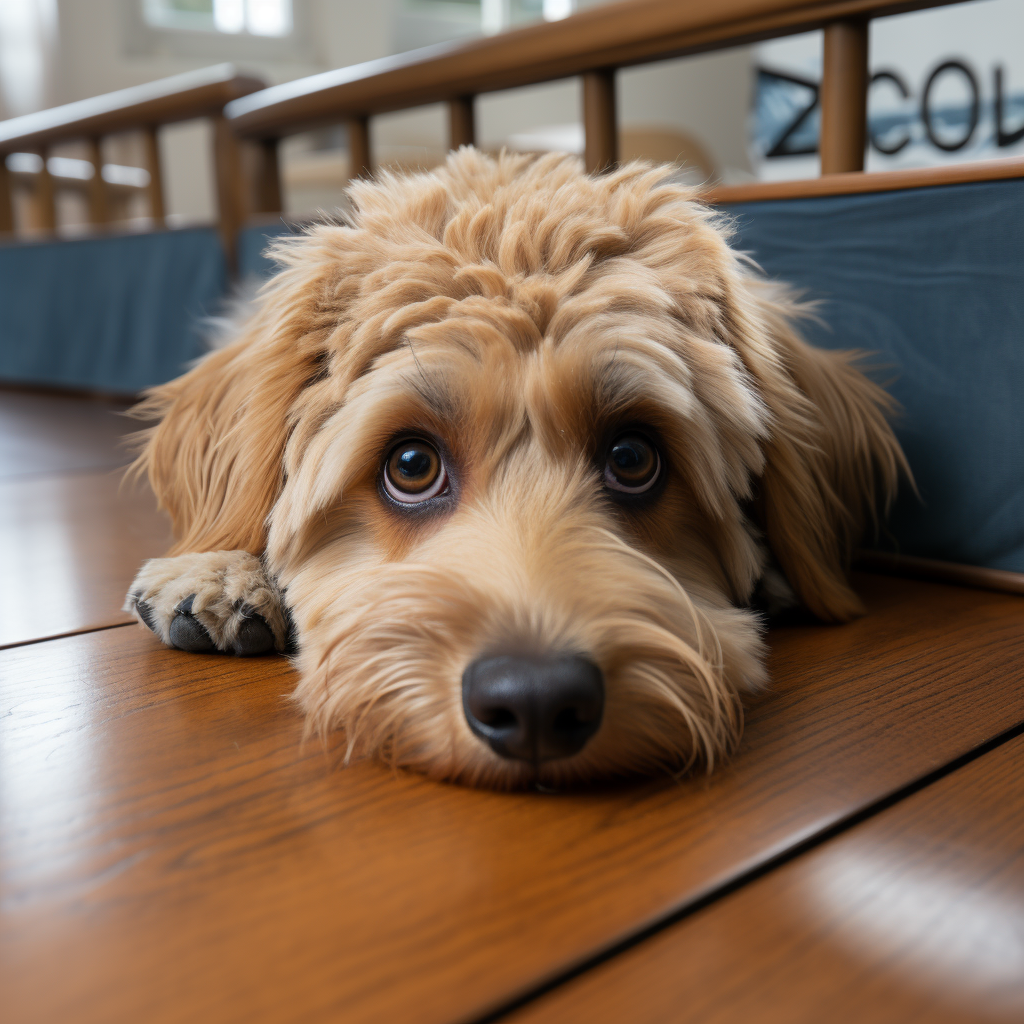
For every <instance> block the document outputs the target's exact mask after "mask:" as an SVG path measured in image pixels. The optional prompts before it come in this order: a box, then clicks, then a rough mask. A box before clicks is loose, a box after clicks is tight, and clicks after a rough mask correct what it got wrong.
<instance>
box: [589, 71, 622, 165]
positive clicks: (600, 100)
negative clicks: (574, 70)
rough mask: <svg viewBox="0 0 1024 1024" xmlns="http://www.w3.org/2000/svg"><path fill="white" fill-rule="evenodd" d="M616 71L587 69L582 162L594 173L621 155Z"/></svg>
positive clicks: (614, 161)
mask: <svg viewBox="0 0 1024 1024" xmlns="http://www.w3.org/2000/svg"><path fill="white" fill-rule="evenodd" d="M615 108H616V103H615V72H614V71H611V70H608V69H604V70H601V71H588V72H587V73H586V74H585V75H584V76H583V136H584V140H585V141H584V150H583V162H584V164H585V165H586V168H587V171H588V172H590V173H591V174H593V173H595V172H597V171H606V170H610V169H611V168H613V167H614V166H615V164H616V163H617V162H618V159H619V127H618V118H617V116H616V109H615Z"/></svg>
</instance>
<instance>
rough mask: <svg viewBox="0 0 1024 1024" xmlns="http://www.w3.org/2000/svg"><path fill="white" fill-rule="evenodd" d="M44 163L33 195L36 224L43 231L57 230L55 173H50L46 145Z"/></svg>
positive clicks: (43, 155) (43, 153) (42, 152)
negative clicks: (54, 188)
mask: <svg viewBox="0 0 1024 1024" xmlns="http://www.w3.org/2000/svg"><path fill="white" fill-rule="evenodd" d="M39 155H40V157H42V160H43V162H42V165H41V166H40V168H39V173H38V174H37V175H36V187H35V191H34V194H33V196H32V200H33V204H34V206H35V212H36V222H37V223H36V226H37V227H39V228H41V229H42V230H43V231H47V232H53V231H56V230H57V203H56V197H55V195H54V190H53V175H52V174H50V167H49V160H48V158H49V155H50V153H49V150H48V149H47V148H46V147H45V146H44V147H43V148H42V149H41V150H40V152H39Z"/></svg>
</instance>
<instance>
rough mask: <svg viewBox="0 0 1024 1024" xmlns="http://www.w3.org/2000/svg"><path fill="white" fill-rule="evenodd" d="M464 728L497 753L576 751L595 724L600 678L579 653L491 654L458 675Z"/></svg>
mask: <svg viewBox="0 0 1024 1024" xmlns="http://www.w3.org/2000/svg"><path fill="white" fill-rule="evenodd" d="M462 708H463V710H464V711H465V714H466V721H467V722H468V723H469V727H470V729H472V730H473V732H474V733H475V734H476V735H477V736H479V737H480V738H481V739H482V740H484V741H485V742H486V743H487V744H488V745H489V746H490V748H491V749H492V750H493V751H494V752H495V753H496V754H500V755H501V756H502V757H507V758H511V759H514V760H519V761H533V762H534V763H537V762H540V761H550V760H552V759H554V758H559V757H571V756H572V755H573V754H578V753H579V752H580V751H581V750H582V749H583V748H584V747H585V746H586V745H587V741H588V740H589V739H590V737H591V736H593V735H594V733H596V732H597V730H598V727H599V726H600V725H601V716H602V714H603V713H604V677H603V676H602V675H601V670H600V669H599V668H598V667H597V666H596V665H595V664H594V663H593V662H592V661H588V660H587V659H586V658H583V657H580V656H579V655H575V654H569V655H549V656H544V655H509V654H502V655H491V656H486V657H483V658H478V659H477V660H476V661H473V662H471V663H470V664H469V666H468V667H467V668H466V671H465V672H463V674H462Z"/></svg>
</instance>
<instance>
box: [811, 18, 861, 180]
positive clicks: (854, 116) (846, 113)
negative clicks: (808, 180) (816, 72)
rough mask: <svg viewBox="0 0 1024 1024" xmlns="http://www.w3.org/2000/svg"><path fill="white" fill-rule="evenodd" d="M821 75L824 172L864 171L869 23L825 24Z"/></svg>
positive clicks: (842, 22) (838, 22) (859, 20)
mask: <svg viewBox="0 0 1024 1024" xmlns="http://www.w3.org/2000/svg"><path fill="white" fill-rule="evenodd" d="M824 36H825V38H824V44H823V46H824V68H823V71H822V76H821V140H820V152H821V173H822V174H842V173H847V172H850V171H863V170H864V150H865V149H866V148H867V144H868V23H867V21H866V20H865V19H857V20H853V19H851V20H847V21H836V22H833V23H832V24H831V25H826V26H825V33H824Z"/></svg>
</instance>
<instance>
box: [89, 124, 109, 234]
mask: <svg viewBox="0 0 1024 1024" xmlns="http://www.w3.org/2000/svg"><path fill="white" fill-rule="evenodd" d="M89 162H90V163H91V164H92V178H91V179H90V181H89V223H91V224H92V225H93V226H94V227H100V226H101V225H103V224H106V223H107V222H108V221H109V220H110V209H109V206H108V204H107V185H106V182H105V181H104V180H103V141H102V139H98V138H92V139H89Z"/></svg>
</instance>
